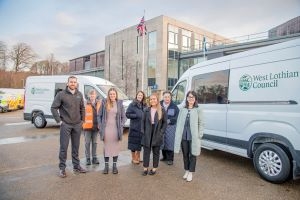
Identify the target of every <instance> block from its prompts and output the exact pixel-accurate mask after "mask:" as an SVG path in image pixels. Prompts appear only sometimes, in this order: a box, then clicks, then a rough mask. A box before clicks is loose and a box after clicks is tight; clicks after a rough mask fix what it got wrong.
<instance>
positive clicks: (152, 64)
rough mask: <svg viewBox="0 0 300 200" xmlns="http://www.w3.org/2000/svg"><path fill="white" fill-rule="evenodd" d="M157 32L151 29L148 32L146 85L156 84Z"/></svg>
mask: <svg viewBox="0 0 300 200" xmlns="http://www.w3.org/2000/svg"><path fill="white" fill-rule="evenodd" d="M156 43H157V33H156V31H152V32H150V33H148V70H147V72H148V73H147V74H148V86H154V85H155V84H156V80H155V77H156V75H155V74H156V68H157V60H156V49H157V44H156Z"/></svg>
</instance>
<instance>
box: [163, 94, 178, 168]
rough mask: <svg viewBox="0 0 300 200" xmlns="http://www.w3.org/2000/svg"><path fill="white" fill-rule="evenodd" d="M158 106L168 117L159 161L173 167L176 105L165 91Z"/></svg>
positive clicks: (170, 95)
mask: <svg viewBox="0 0 300 200" xmlns="http://www.w3.org/2000/svg"><path fill="white" fill-rule="evenodd" d="M160 104H161V106H162V107H163V108H164V109H165V111H166V113H167V115H168V126H167V129H166V132H165V134H164V142H163V145H162V156H163V158H162V159H161V161H167V164H168V165H173V160H174V141H175V131H176V123H177V117H178V114H179V109H178V107H177V105H176V104H175V103H173V101H172V94H171V92H170V91H165V92H164V93H163V100H162V101H161V102H160Z"/></svg>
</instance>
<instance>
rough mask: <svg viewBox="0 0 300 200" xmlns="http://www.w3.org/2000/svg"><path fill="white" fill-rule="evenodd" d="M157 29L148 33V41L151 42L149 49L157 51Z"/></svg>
mask: <svg viewBox="0 0 300 200" xmlns="http://www.w3.org/2000/svg"><path fill="white" fill-rule="evenodd" d="M156 38H157V37H156V31H152V32H150V33H149V35H148V41H149V44H148V48H149V51H156Z"/></svg>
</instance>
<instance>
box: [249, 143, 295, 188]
mask: <svg viewBox="0 0 300 200" xmlns="http://www.w3.org/2000/svg"><path fill="white" fill-rule="evenodd" d="M253 163H254V167H255V169H256V171H257V172H258V173H259V175H260V176H261V177H262V178H263V179H265V180H267V181H269V182H272V183H282V182H284V181H286V180H287V179H288V178H289V175H290V172H291V163H290V160H289V157H288V155H287V154H286V152H285V151H284V150H283V149H282V148H280V147H279V146H277V145H275V144H272V143H265V144H262V145H260V146H259V147H258V148H257V150H256V151H255V152H254V157H253Z"/></svg>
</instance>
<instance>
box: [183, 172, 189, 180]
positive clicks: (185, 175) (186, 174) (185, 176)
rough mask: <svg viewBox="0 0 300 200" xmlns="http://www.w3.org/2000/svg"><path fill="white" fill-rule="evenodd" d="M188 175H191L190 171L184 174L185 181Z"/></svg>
mask: <svg viewBox="0 0 300 200" xmlns="http://www.w3.org/2000/svg"><path fill="white" fill-rule="evenodd" d="M188 175H189V171H185V173H184V175H183V177H182V178H183V179H184V180H185V179H186V178H187V177H188Z"/></svg>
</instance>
